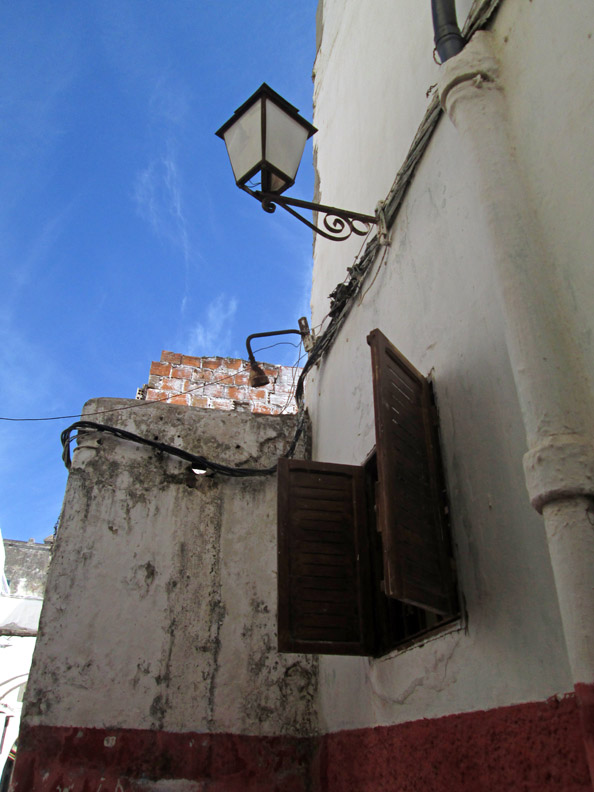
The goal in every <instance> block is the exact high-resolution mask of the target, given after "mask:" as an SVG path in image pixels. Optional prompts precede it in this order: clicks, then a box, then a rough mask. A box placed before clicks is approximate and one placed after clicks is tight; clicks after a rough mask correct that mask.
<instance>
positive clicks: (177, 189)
mask: <svg viewBox="0 0 594 792" xmlns="http://www.w3.org/2000/svg"><path fill="white" fill-rule="evenodd" d="M134 199H135V201H136V207H137V210H138V213H139V214H140V216H141V217H142V218H143V219H144V220H146V221H147V222H148V223H149V224H150V226H151V228H152V229H153V231H154V233H155V234H156V235H157V237H159V238H160V239H162V240H165V241H167V242H169V243H170V244H172V245H173V246H174V247H176V248H177V249H178V250H180V251H181V253H182V256H183V258H184V262H185V263H186V264H187V263H189V261H190V259H191V251H190V241H189V238H188V225H187V221H186V216H185V213H184V208H183V199H182V185H181V177H180V172H179V167H178V164H177V159H176V154H175V150H174V147H173V145H172V144H171V143H170V144H169V145H168V146H167V151H166V153H165V154H164V155H163V156H161V157H159V158H158V159H154V160H152V161H151V162H150V163H149V164H148V166H147V167H146V168H145V169H144V170H143V171H141V172H140V173H139V174H138V175H137V177H136V184H135V189H134Z"/></svg>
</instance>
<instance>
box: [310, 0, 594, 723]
mask: <svg viewBox="0 0 594 792" xmlns="http://www.w3.org/2000/svg"><path fill="white" fill-rule="evenodd" d="M457 6H458V14H459V19H460V21H461V22H462V21H463V20H464V18H465V15H466V12H467V11H468V7H469V6H470V3H463V2H458V3H457ZM322 18H323V31H322V39H321V46H320V49H319V52H318V57H317V60H316V68H315V75H316V86H315V113H314V123H315V125H316V126H317V127H318V128H319V130H320V131H319V132H318V134H317V135H316V138H317V149H316V157H317V168H318V175H319V180H320V196H319V197H320V199H321V200H322V201H323V202H324V203H330V204H333V205H337V206H343V207H346V208H349V209H353V210H355V211H363V212H370V211H372V210H373V208H374V207H375V204H376V203H377V201H378V200H380V199H383V198H385V196H386V194H387V192H388V190H389V188H390V186H391V184H392V182H393V180H394V177H395V176H396V173H397V171H398V169H399V168H400V166H401V165H402V162H403V160H404V157H405V154H406V151H407V150H408V147H409V146H410V143H411V142H412V139H413V136H414V133H415V131H416V128H417V126H418V124H419V122H420V120H421V118H422V116H423V113H424V110H425V108H426V106H427V103H428V100H427V98H426V96H425V93H426V91H427V89H428V88H429V87H430V86H431V85H432V84H434V83H436V82H437V79H438V76H437V72H438V69H437V66H435V65H434V64H433V61H432V59H431V51H432V47H433V43H432V28H431V18H430V3H429V2H427V3H426V4H425V3H424V4H423V9H422V11H421V10H420V4H419V3H418V2H412V0H410V1H407V0H400V2H397V3H394V2H390V0H373V2H371V3H366V4H361V3H357V2H355V0H325V2H323V8H322ZM593 32H594V7H593V6H592V5H591V4H589V3H586V2H583V1H582V0H568V2H565V3H562V4H560V3H558V2H555V0H540V2H538V3H529V2H523V0H504V2H503V4H502V8H501V10H500V12H499V14H498V16H497V18H496V21H495V25H494V34H495V41H496V47H497V51H498V55H499V57H500V59H501V63H502V82H503V84H504V86H505V89H506V92H507V95H508V101H509V106H510V116H511V131H512V136H513V139H514V141H515V143H516V146H517V156H518V163H519V167H520V168H521V172H522V173H523V176H524V178H525V181H526V185H527V191H528V195H529V196H530V197H531V199H532V200H533V203H534V209H535V211H536V212H537V214H538V219H539V221H540V223H541V225H542V229H543V231H542V233H543V239H544V241H545V245H546V246H547V247H548V248H549V251H550V252H551V254H552V257H553V260H554V262H555V266H556V271H557V273H558V280H559V299H560V300H561V303H562V305H563V306H564V307H565V311H566V321H567V323H568V324H569V326H570V327H571V330H572V333H573V335H574V337H575V338H576V340H577V343H578V345H579V349H580V351H581V353H582V355H583V363H584V366H585V367H586V368H587V369H588V371H589V375H590V376H591V377H592V376H594V365H593V355H592V330H593V325H594V320H593V319H592V317H593V315H594V314H593V308H594V268H592V266H591V250H592V249H594V239H593V230H592V223H591V218H592V216H594V211H593V210H594V206H593V199H592V196H591V187H590V182H591V174H592V173H593V172H594V152H593V149H592V146H591V142H590V141H589V130H591V129H592V121H593V120H594V119H593V118H592V115H593V110H594V100H593V99H592V97H593V96H594V90H593V89H594V84H593V82H594V76H593V75H594V70H593V69H592V68H591V63H592V55H593V52H592V49H593V47H594V44H593V40H592V38H590V36H591V34H592V33H593ZM569 88H570V89H569ZM360 244H361V242H360V240H350V241H349V242H346V243H340V244H336V243H334V242H329V241H326V240H324V239H321V238H318V239H316V243H315V267H314V285H313V292H312V311H313V325H314V326H315V325H317V324H318V323H319V322H321V321H322V319H323V317H324V316H325V315H326V314H327V312H328V307H329V303H328V300H327V295H328V294H329V293H330V291H331V290H332V289H333V288H334V286H336V284H337V283H339V282H340V281H342V280H343V279H344V278H345V277H346V268H347V266H349V265H351V264H352V262H353V258H354V256H355V254H356V252H357V250H358V249H359V247H360ZM489 248H490V242H489V238H488V235H487V231H486V227H485V222H484V218H483V214H482V209H481V207H480V205H479V201H478V192H477V189H476V187H475V174H474V172H473V170H472V166H471V164H470V163H469V161H468V159H467V157H466V156H465V152H464V150H463V148H462V145H461V141H460V138H459V136H458V134H457V132H456V130H455V129H454V127H453V125H452V124H451V123H450V122H449V120H448V119H447V118H442V120H441V121H440V123H439V125H438V128H437V130H436V132H435V134H434V136H433V139H432V140H431V143H430V145H429V148H428V150H427V151H426V153H425V155H424V157H423V159H422V161H421V164H420V166H419V167H418V170H417V172H416V175H415V178H414V180H413V183H412V185H411V187H410V188H409V191H408V193H407V196H406V198H405V201H404V204H403V206H402V208H401V210H400V213H399V215H398V217H397V219H396V222H395V224H394V226H393V228H392V232H391V247H390V248H389V249H388V250H387V251H386V254H385V258H383V259H382V258H381V257H380V259H379V260H378V261H377V263H376V264H375V266H374V268H373V269H372V271H371V273H370V275H369V276H368V279H367V281H366V283H365V285H364V287H363V290H362V294H363V295H364V296H363V297H362V298H358V299H357V300H356V301H355V307H354V308H353V310H352V311H351V313H350V315H349V318H348V319H347V321H346V323H345V325H344V327H343V328H342V329H341V331H340V333H339V335H338V338H337V340H336V342H335V344H334V346H333V348H332V350H331V352H330V353H329V355H327V356H326V358H325V359H324V361H323V363H322V364H321V366H320V368H319V369H315V370H314V371H313V372H312V374H311V375H310V377H309V382H308V388H307V400H308V406H309V409H310V413H311V417H312V425H313V456H314V459H317V460H323V461H333V462H345V463H354V464H361V463H362V462H363V460H364V459H365V457H366V455H367V454H368V453H369V451H370V450H371V448H372V447H373V445H374V442H375V439H374V423H373V421H374V419H373V401H372V393H371V366H370V353H369V349H368V347H367V344H366V340H365V339H366V336H367V334H368V332H369V331H370V330H372V329H373V328H374V327H379V328H380V329H381V330H382V331H383V332H384V334H385V335H387V336H388V338H389V339H390V340H391V341H392V342H393V343H394V344H395V345H396V346H397V347H398V348H399V349H400V350H401V351H402V352H403V354H404V355H405V356H406V357H408V358H409V359H410V360H411V362H412V363H413V364H414V365H415V366H416V367H417V368H418V369H419V370H420V371H422V372H423V373H424V374H426V375H429V374H430V375H431V376H432V378H433V381H434V385H435V390H436V395H437V400H438V408H439V414H440V423H441V433H442V450H443V454H444V461H445V466H446V475H447V479H448V486H449V495H450V499H451V511H452V521H453V526H452V527H453V535H454V543H455V549H456V556H457V562H458V572H459V576H460V583H461V592H462V595H463V599H464V603H465V607H466V610H467V612H468V622H467V624H466V625H465V627H460V628H459V629H458V630H457V631H453V632H452V633H451V634H448V635H445V636H442V637H439V638H436V639H434V640H432V641H430V642H428V643H426V644H425V645H423V646H418V647H415V648H413V649H410V650H408V651H405V652H400V653H394V654H392V655H390V656H388V657H387V658H382V659H381V660H370V659H366V658H363V659H357V658H332V657H323V658H322V659H321V663H320V690H321V693H320V696H321V713H322V726H323V728H324V729H325V730H328V731H334V730H337V729H345V728H356V727H364V726H373V725H375V724H390V723H400V722H404V721H409V720H416V719H419V718H426V717H432V716H437V715H445V714H450V713H457V712H464V711H472V710H479V709H486V708H492V707H498V706H503V705H506V704H511V703H519V702H525V701H534V700H543V699H546V698H548V697H549V696H552V695H555V694H563V693H565V692H567V691H569V690H570V689H571V676H570V672H569V666H568V661H567V657H566V651H565V646H564V641H563V637H562V631H561V623H560V616H559V608H558V604H557V600H556V595H555V589H554V582H553V578H552V573H551V568H550V561H549V557H548V551H547V545H546V539H545V534H544V529H543V525H542V520H541V518H540V517H539V516H538V515H537V514H536V513H535V512H534V511H533V510H532V508H531V507H530V504H529V501H528V498H527V494H526V489H525V484H524V476H523V470H522V456H523V454H524V453H525V451H526V441H525V435H524V428H523V424H522V419H521V414H520V409H519V404H518V399H517V396H516V390H515V386H514V381H513V376H512V370H511V367H510V363H509V359H508V355H507V349H506V343H505V338H504V332H505V328H504V325H503V320H502V314H501V310H500V306H499V302H498V297H497V289H496V284H495V282H494V277H493V273H492V269H491V262H490V259H491V256H490V250H489Z"/></svg>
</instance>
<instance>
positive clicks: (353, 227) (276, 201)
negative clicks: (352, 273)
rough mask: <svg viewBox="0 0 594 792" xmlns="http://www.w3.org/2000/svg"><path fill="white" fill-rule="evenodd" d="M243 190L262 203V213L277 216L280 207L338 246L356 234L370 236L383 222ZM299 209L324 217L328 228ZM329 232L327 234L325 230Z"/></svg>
mask: <svg viewBox="0 0 594 792" xmlns="http://www.w3.org/2000/svg"><path fill="white" fill-rule="evenodd" d="M239 186H241V189H242V190H245V192H247V193H248V194H249V195H251V196H252V197H253V198H255V199H256V200H257V201H260V203H261V204H262V209H264V211H265V212H268V213H269V214H273V213H274V212H276V207H277V206H280V207H281V208H283V209H284V210H285V211H286V212H288V213H289V214H291V215H293V217H296V218H297V219H298V220H300V221H301V222H302V223H304V224H305V225H306V226H308V228H311V229H312V231H315V233H316V234H320V235H321V236H323V237H326V239H331V240H334V241H335V242H343V241H344V240H345V239H349V237H350V236H351V235H352V234H355V235H356V236H366V235H367V234H368V233H369V231H370V229H371V226H372V225H377V224H378V223H379V222H380V220H379V218H378V217H374V216H373V215H366V214H360V213H358V212H348V211H346V210H345V209H338V208H337V207H336V206H325V205H324V204H316V203H311V202H310V201H302V200H300V199H299V198H287V197H286V196H284V195H276V194H275V193H263V192H260V191H259V190H250V188H249V187H246V186H245V185H239ZM294 206H295V207H297V208H299V209H311V210H312V211H314V212H318V213H320V214H322V215H323V225H324V228H320V227H319V226H316V225H314V224H313V223H311V222H310V221H309V220H307V219H306V218H305V217H303V215H301V214H299V212H296V211H295V209H293V208H292V207H294ZM324 229H325V230H324Z"/></svg>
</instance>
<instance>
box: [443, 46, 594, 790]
mask: <svg viewBox="0 0 594 792" xmlns="http://www.w3.org/2000/svg"><path fill="white" fill-rule="evenodd" d="M439 93H440V99H441V103H442V106H443V108H444V110H445V111H446V113H447V114H448V115H449V116H450V118H451V120H452V122H453V123H454V126H455V127H456V129H457V130H458V133H459V135H460V139H461V143H462V145H463V146H464V152H465V155H466V156H468V157H469V158H470V159H471V161H472V163H473V167H474V170H475V174H476V180H477V186H478V190H479V195H480V202H481V206H482V208H483V211H484V217H485V221H486V229H487V232H488V234H489V236H490V242H489V245H488V247H485V255H486V256H487V255H488V256H489V257H490V259H491V262H492V266H493V270H494V273H495V277H496V282H497V285H498V290H499V300H500V304H501V310H502V314H503V321H504V326H505V333H506V344H507V349H508V353H509V358H510V362H511V364H512V368H513V373H514V379H515V384H516V389H517V393H518V398H519V402H520V407H521V410H522V417H523V421H524V427H525V430H526V439H527V445H528V452H527V453H526V455H525V456H524V472H525V477H526V485H527V488H528V492H529V495H530V499H531V503H532V506H533V507H534V508H535V509H536V510H537V511H538V512H539V514H542V515H543V518H544V527H545V531H546V535H547V543H548V548H549V555H550V559H551V566H552V569H553V575H554V579H555V587H556V590H557V599H558V602H559V609H560V613H561V620H562V624H563V632H564V636H565V644H566V647H567V656H568V660H569V664H570V668H571V673H572V677H573V684H574V690H575V693H576V699H577V703H578V706H579V710H580V717H581V720H582V727H583V736H584V743H585V747H586V755H587V758H588V763H589V766H590V775H591V777H592V780H593V783H594V442H593V438H594V397H593V394H592V393H591V391H590V388H589V386H588V382H587V379H586V376H585V374H584V364H583V361H582V358H581V352H580V350H579V348H578V347H577V345H576V343H575V339H574V338H573V335H572V333H571V330H570V328H569V327H568V323H567V321H566V317H565V315H564V314H563V312H562V310H561V307H560V304H559V300H558V298H557V289H558V288H559V287H558V284H557V280H556V274H555V270H554V268H553V267H552V265H551V261H550V257H549V254H548V251H547V250H546V249H545V248H544V244H543V238H542V234H541V233H540V228H539V223H538V220H537V217H536V215H535V213H534V212H533V210H532V209H531V203H530V199H529V197H528V196H527V195H526V190H525V188H524V184H523V181H522V177H521V175H520V173H519V170H518V167H517V163H516V161H515V157H514V149H513V146H512V143H511V140H510V134H509V131H508V128H509V122H508V114H507V100H506V95H505V86H504V85H503V84H502V82H501V79H500V71H499V64H498V61H497V59H496V57H495V55H494V50H493V45H492V34H491V33H487V32H480V33H476V34H475V35H474V36H473V38H472V40H471V41H470V42H469V43H468V45H467V46H466V47H465V48H464V51H463V52H461V53H460V54H459V55H458V56H457V57H455V58H453V59H452V60H450V61H448V63H446V64H445V65H444V66H443V67H442V75H441V79H440V85H439Z"/></svg>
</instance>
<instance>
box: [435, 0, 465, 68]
mask: <svg viewBox="0 0 594 792" xmlns="http://www.w3.org/2000/svg"><path fill="white" fill-rule="evenodd" d="M431 13H432V15H433V30H434V32H435V47H436V49H437V54H438V55H439V59H440V60H441V62H442V63H445V62H446V61H447V60H449V59H450V58H452V57H453V56H454V55H457V54H458V53H459V52H462V50H463V49H464V46H465V44H466V39H465V38H464V36H463V35H462V33H460V28H459V27H458V20H457V18H456V0H431Z"/></svg>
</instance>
